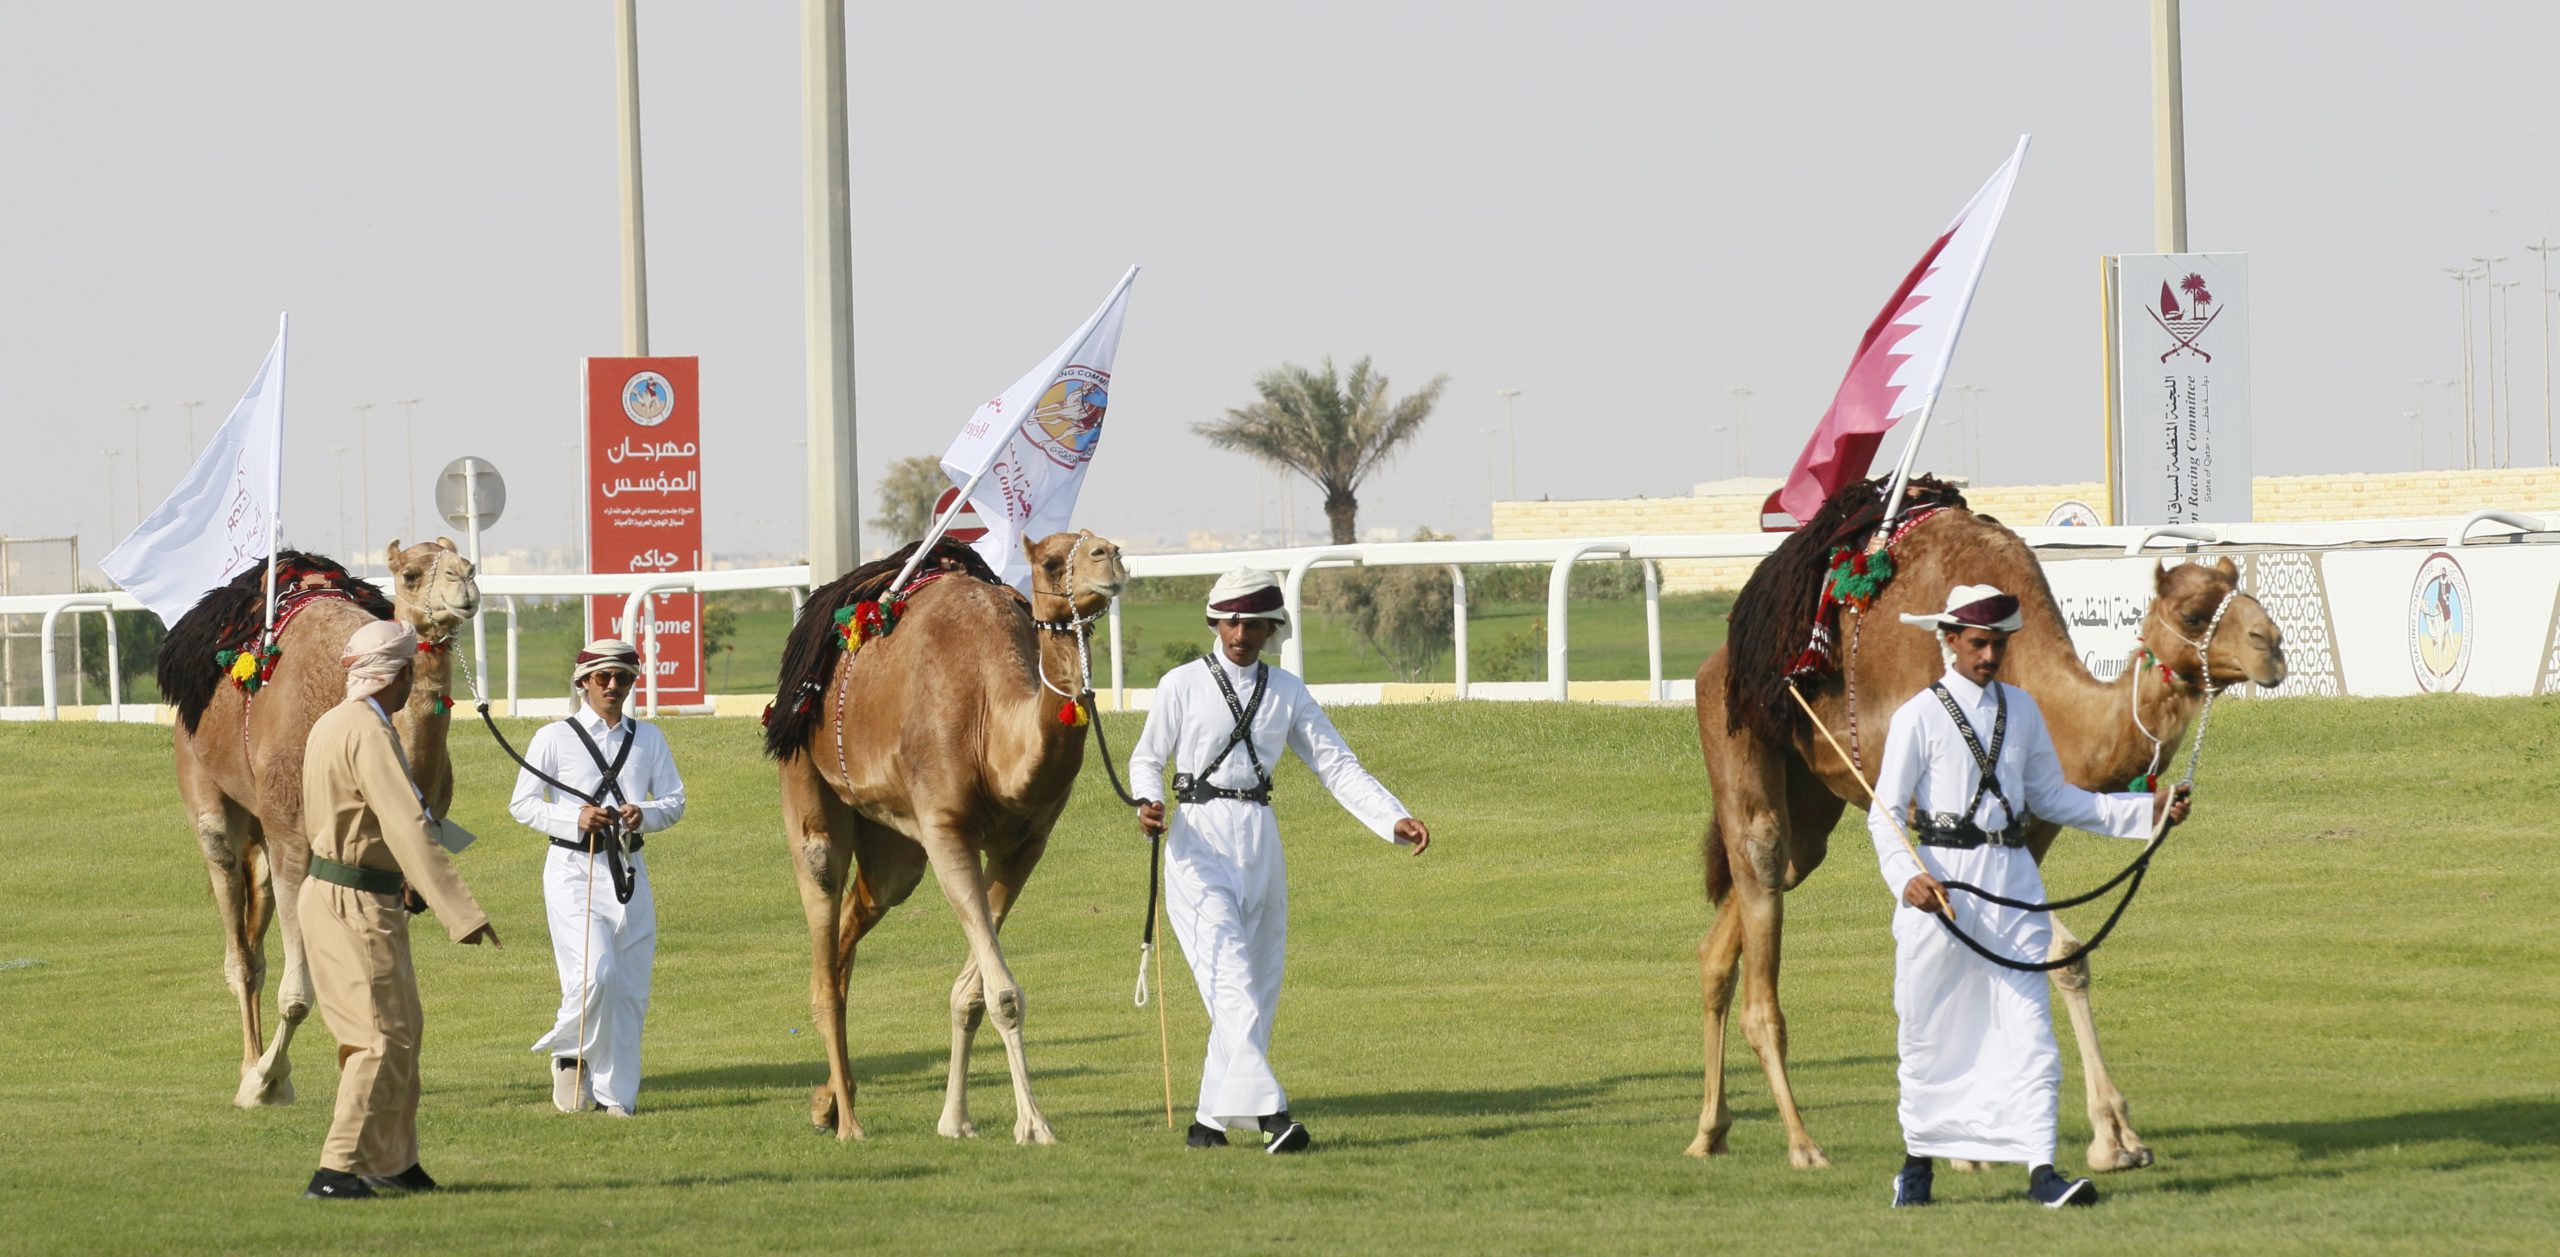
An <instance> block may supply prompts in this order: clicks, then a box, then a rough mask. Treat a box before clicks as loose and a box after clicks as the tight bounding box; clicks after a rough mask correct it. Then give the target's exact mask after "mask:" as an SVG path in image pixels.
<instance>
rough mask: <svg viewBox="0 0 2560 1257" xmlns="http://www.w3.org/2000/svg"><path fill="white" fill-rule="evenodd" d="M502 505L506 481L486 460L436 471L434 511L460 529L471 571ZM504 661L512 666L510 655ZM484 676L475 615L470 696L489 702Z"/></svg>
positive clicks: (483, 635)
mask: <svg viewBox="0 0 2560 1257" xmlns="http://www.w3.org/2000/svg"><path fill="white" fill-rule="evenodd" d="M506 508H507V482H506V480H505V478H503V477H501V476H500V475H498V468H497V465H496V464H494V463H491V462H490V461H489V460H488V459H485V458H473V457H471V456H469V455H467V454H466V455H464V456H463V457H461V458H457V459H455V460H453V461H452V462H449V463H446V464H445V465H444V470H443V471H440V472H438V473H436V513H437V514H439V515H442V516H444V522H446V523H448V524H451V525H453V526H454V527H456V528H459V529H461V530H463V536H464V537H465V538H466V541H465V543H464V544H465V545H467V546H468V547H469V554H470V557H471V570H472V571H473V572H474V573H477V572H478V571H479V570H480V530H481V529H483V528H486V527H488V526H489V525H491V524H494V523H497V522H498V514H499V512H501V511H504V510H505V509H506ZM510 622H512V621H510ZM508 664H509V666H510V667H512V666H513V665H514V658H513V656H512V655H511V656H509V659H508ZM488 675H489V625H488V619H487V617H485V616H478V615H475V616H473V617H471V688H472V690H473V693H472V697H473V698H476V699H479V700H480V701H481V702H484V703H485V702H487V701H489V683H488V681H487V679H486V678H487V677H488ZM509 701H513V700H512V699H510V700H509ZM509 714H513V713H512V712H510V713H509Z"/></svg>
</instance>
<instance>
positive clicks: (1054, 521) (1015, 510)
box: [917, 266, 1138, 592]
mask: <svg viewBox="0 0 2560 1257" xmlns="http://www.w3.org/2000/svg"><path fill="white" fill-rule="evenodd" d="M1137 277H1138V268H1137V267H1134V266H1132V267H1130V268H1129V271H1128V273H1127V274H1125V275H1122V276H1121V277H1120V282H1119V283H1118V284H1115V285H1113V286H1112V289H1111V295H1110V296H1109V297H1107V298H1105V299H1104V300H1103V303H1102V307H1101V308H1100V309H1097V310H1095V311H1094V312H1093V315H1092V317H1090V318H1088V319H1086V320H1085V321H1084V326H1082V327H1079V328H1077V329H1076V332H1075V335H1073V336H1070V337H1068V338H1067V341H1066V343H1065V344H1063V345H1060V346H1058V349H1057V352H1055V353H1052V354H1050V355H1049V356H1048V357H1047V358H1045V359H1043V360H1041V363H1040V365H1039V366H1036V367H1033V368H1031V370H1030V371H1029V372H1028V373H1027V374H1025V375H1024V376H1023V377H1022V378H1021V379H1018V380H1015V381H1014V382H1013V387H1011V388H1008V389H1006V390H1005V391H1004V392H1003V393H1001V394H999V395H997V396H995V397H992V398H989V399H988V400H987V401H986V403H985V404H983V405H981V406H979V407H978V410H977V413H975V414H972V415H970V416H969V422H968V423H966V424H964V425H962V427H961V429H960V437H959V439H958V440H955V441H953V442H952V443H951V448H950V449H947V450H945V451H943V454H942V473H943V474H944V475H946V476H949V477H950V478H951V483H952V484H954V485H957V486H959V489H960V496H959V497H958V498H955V499H953V500H952V503H951V506H950V507H949V508H947V509H945V510H944V511H943V512H942V514H941V515H940V517H938V518H937V519H935V521H934V527H933V530H932V531H931V532H930V533H928V534H927V535H926V536H927V541H928V544H930V541H931V538H933V537H938V536H940V535H941V534H942V532H943V530H944V529H945V528H947V527H949V525H950V521H951V517H952V515H953V513H954V512H956V511H957V510H958V509H959V507H960V506H961V504H963V503H966V504H967V506H968V507H969V508H970V509H971V510H972V511H973V512H974V513H975V514H976V515H977V518H978V524H979V526H980V527H982V528H983V529H984V530H985V531H984V533H983V534H982V535H980V536H979V537H978V538H977V539H976V540H974V541H972V542H971V543H970V544H971V545H972V546H974V547H975V548H976V549H977V551H978V553H979V555H980V556H982V557H984V558H985V559H986V561H987V565H988V566H989V567H992V568H994V569H995V570H996V574H997V575H999V576H1001V577H1003V578H1004V579H1005V580H1006V581H1007V582H1008V583H1010V584H1011V585H1013V587H1014V588H1016V589H1020V590H1023V591H1025V592H1029V590H1030V587H1031V585H1030V582H1031V563H1030V560H1029V559H1028V558H1027V557H1025V556H1024V554H1023V553H1022V539H1023V538H1025V537H1032V538H1038V537H1046V536H1048V535H1049V534H1051V533H1055V532H1064V531H1066V529H1067V527H1068V520H1069V519H1070V518H1072V517H1073V516H1074V514H1075V508H1076V493H1077V491H1078V490H1080V489H1082V488H1083V487H1084V471H1085V467H1086V465H1087V464H1089V463H1091V462H1092V461H1093V452H1094V450H1095V448H1096V447H1098V446H1099V445H1100V444H1101V443H1102V416H1103V412H1104V411H1105V410H1106V409H1108V408H1109V407H1110V405H1111V362H1112V359H1114V358H1115V357H1117V356H1119V353H1120V321H1121V318H1122V316H1124V315H1125V314H1127V313H1128V309H1129V284H1130V281H1132V280H1135V279H1136V278H1137ZM924 548H925V547H922V546H919V547H917V553H919V554H921V553H923V551H924Z"/></svg>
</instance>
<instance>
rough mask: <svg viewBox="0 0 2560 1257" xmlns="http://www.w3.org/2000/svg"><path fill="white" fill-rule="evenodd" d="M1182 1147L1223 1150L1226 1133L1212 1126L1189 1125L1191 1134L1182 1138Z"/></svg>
mask: <svg viewBox="0 0 2560 1257" xmlns="http://www.w3.org/2000/svg"><path fill="white" fill-rule="evenodd" d="M1182 1146H1183V1147H1186V1148H1224V1147H1226V1146H1227V1132H1225V1131H1223V1130H1219V1129H1218V1128H1216V1127H1214V1126H1203V1125H1201V1124H1200V1123H1198V1122H1193V1123H1192V1124H1191V1133H1190V1134H1187V1135H1184V1136H1183V1137H1182Z"/></svg>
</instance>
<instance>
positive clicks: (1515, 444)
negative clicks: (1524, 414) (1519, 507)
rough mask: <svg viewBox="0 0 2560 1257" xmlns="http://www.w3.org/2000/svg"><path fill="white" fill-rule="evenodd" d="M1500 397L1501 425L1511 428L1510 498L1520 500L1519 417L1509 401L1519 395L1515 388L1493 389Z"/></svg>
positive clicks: (1515, 500)
mask: <svg viewBox="0 0 2560 1257" xmlns="http://www.w3.org/2000/svg"><path fill="white" fill-rule="evenodd" d="M1494 392H1496V393H1498V394H1500V395H1501V397H1502V426H1503V427H1505V428H1508V429H1510V430H1511V500H1512V501H1514V502H1517V501H1519V500H1520V418H1519V416H1518V415H1517V414H1516V413H1514V411H1513V410H1512V407H1511V403H1512V402H1513V401H1515V400H1517V399H1518V398H1519V396H1520V390H1518V389H1516V388H1502V389H1495V390H1494Z"/></svg>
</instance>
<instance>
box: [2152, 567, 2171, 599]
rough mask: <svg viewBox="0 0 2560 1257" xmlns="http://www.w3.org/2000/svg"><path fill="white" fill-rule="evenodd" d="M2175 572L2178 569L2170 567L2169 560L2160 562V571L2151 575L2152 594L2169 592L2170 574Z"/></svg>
mask: <svg viewBox="0 0 2560 1257" xmlns="http://www.w3.org/2000/svg"><path fill="white" fill-rule="evenodd" d="M2174 570H2176V569H2174V568H2172V567H2171V566H2170V565H2169V560H2167V559H2162V560H2160V570H2159V571H2156V572H2153V573H2152V574H2151V592H2153V593H2155V594H2165V593H2167V592H2169V573H2170V572H2172V571H2174Z"/></svg>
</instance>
